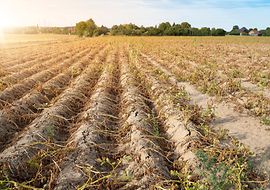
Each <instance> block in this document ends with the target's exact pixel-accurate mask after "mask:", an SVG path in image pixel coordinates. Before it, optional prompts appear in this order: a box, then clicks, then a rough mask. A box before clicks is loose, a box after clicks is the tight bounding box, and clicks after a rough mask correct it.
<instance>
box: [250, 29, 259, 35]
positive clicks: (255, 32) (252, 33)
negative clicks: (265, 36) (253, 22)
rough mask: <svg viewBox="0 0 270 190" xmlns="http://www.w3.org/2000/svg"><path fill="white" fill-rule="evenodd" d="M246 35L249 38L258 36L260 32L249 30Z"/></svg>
mask: <svg viewBox="0 0 270 190" xmlns="http://www.w3.org/2000/svg"><path fill="white" fill-rule="evenodd" d="M248 34H249V35H250V36H260V32H259V31H258V30H251V31H250V32H249V33H248Z"/></svg>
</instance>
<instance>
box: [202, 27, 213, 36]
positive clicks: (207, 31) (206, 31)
mask: <svg viewBox="0 0 270 190" xmlns="http://www.w3.org/2000/svg"><path fill="white" fill-rule="evenodd" d="M200 32H201V35H202V36H210V35H211V30H210V28H207V27H203V28H201V29H200Z"/></svg>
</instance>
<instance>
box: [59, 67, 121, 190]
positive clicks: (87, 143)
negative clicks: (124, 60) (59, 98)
mask: <svg viewBox="0 0 270 190" xmlns="http://www.w3.org/2000/svg"><path fill="white" fill-rule="evenodd" d="M104 67H105V68H104V71H103V73H102V75H101V77H100V79H99V81H98V83H97V85H96V87H95V90H94V92H93V94H92V96H91V98H90V101H89V103H88V105H86V109H85V111H84V112H83V114H82V115H81V119H80V122H79V123H78V124H77V130H76V131H75V132H74V133H73V134H72V135H71V138H70V139H69V140H68V147H69V148H72V152H70V153H69V154H68V156H67V157H66V158H65V159H64V162H63V163H62V165H61V172H60V174H59V176H58V180H57V183H56V187H55V189H57V190H60V189H63V190H64V189H77V188H79V187H82V186H85V188H90V187H94V186H95V185H96V184H95V183H93V181H94V180H96V179H97V178H98V176H99V173H98V172H100V171H103V172H105V171H106V170H108V169H106V168H104V166H102V165H101V163H99V162H98V160H101V159H102V157H107V156H108V153H106V152H111V149H112V148H113V142H112V138H111V137H110V135H108V134H106V133H102V131H104V132H105V131H106V130H114V126H115V118H116V117H117V115H115V113H117V112H116V110H117V104H116V102H117V100H116V98H117V97H116V96H117V95H116V94H115V92H114V89H113V87H114V85H115V83H114V80H115V78H114V77H115V76H114V73H115V71H116V66H114V65H112V63H110V62H108V63H107V64H106V65H105V66H104ZM110 116H111V117H110ZM91 171H97V173H93V172H91ZM92 183H93V184H92ZM92 185H93V186H92Z"/></svg>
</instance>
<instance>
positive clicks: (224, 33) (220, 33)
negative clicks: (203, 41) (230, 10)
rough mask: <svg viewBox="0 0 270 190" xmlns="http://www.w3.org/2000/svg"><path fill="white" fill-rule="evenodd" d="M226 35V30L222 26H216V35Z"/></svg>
mask: <svg viewBox="0 0 270 190" xmlns="http://www.w3.org/2000/svg"><path fill="white" fill-rule="evenodd" d="M225 35H226V31H225V30H224V29H222V28H218V29H216V36H225Z"/></svg>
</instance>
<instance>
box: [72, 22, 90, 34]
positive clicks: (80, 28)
mask: <svg viewBox="0 0 270 190" xmlns="http://www.w3.org/2000/svg"><path fill="white" fill-rule="evenodd" d="M86 30H87V24H86V22H84V21H81V22H78V23H77V24H76V27H75V31H76V34H77V35H79V36H80V37H82V36H83V35H84V33H85V31H86Z"/></svg>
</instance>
